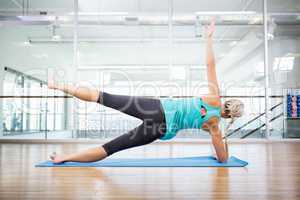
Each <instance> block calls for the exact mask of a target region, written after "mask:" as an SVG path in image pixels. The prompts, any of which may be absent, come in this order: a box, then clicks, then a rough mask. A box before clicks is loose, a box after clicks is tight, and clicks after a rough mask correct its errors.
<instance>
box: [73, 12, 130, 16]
mask: <svg viewBox="0 0 300 200" xmlns="http://www.w3.org/2000/svg"><path fill="white" fill-rule="evenodd" d="M69 15H75V13H74V12H71V13H69ZM78 15H80V16H122V15H128V12H78Z"/></svg>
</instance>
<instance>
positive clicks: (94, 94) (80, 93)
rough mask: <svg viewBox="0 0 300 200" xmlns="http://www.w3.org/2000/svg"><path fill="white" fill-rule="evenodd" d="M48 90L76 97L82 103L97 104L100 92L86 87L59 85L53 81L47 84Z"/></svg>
mask: <svg viewBox="0 0 300 200" xmlns="http://www.w3.org/2000/svg"><path fill="white" fill-rule="evenodd" d="M48 88H49V89H55V90H61V91H63V92H65V93H67V94H70V95H72V96H75V97H77V98H78V99H81V100H83V101H90V102H97V100H98V98H99V95H100V92H99V91H98V90H96V89H93V88H89V87H87V86H82V85H79V86H75V85H72V84H64V83H62V84H59V83H55V82H53V81H49V82H48Z"/></svg>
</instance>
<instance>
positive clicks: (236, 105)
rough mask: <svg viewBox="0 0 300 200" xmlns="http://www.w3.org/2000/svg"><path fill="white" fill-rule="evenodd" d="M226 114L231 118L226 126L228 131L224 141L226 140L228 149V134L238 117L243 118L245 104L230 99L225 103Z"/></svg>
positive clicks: (225, 133)
mask: <svg viewBox="0 0 300 200" xmlns="http://www.w3.org/2000/svg"><path fill="white" fill-rule="evenodd" d="M224 112H225V113H227V114H228V116H230V119H231V120H230V121H229V123H228V124H227V126H226V129H225V131H224V135H225V137H224V139H225V145H226V148H228V147H227V133H228V131H229V128H230V127H231V126H232V124H233V123H234V121H235V119H236V118H238V117H241V116H242V115H243V114H244V103H243V102H242V101H240V100H238V99H229V100H227V101H225V103H224Z"/></svg>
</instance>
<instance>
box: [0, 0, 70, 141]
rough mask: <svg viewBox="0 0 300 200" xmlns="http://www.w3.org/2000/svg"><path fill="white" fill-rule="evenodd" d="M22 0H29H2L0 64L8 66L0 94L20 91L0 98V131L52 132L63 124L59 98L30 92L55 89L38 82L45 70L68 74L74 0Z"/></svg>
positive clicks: (7, 135)
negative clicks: (0, 113)
mask: <svg viewBox="0 0 300 200" xmlns="http://www.w3.org/2000/svg"><path fill="white" fill-rule="evenodd" d="M24 3H25V4H27V3H28V5H27V6H26V8H25V9H20V8H19V7H18V6H17V5H18V1H1V3H0V7H1V16H2V19H1V23H0V35H1V37H0V42H1V47H0V57H1V66H6V67H5V71H4V72H5V74H4V81H3V93H1V95H11V96H23V98H19V97H18V98H7V99H4V100H3V101H2V102H3V127H4V133H3V137H5V138H14V139H15V138H32V139H35V138H40V139H42V138H45V130H46V129H47V130H50V131H52V132H54V131H55V130H60V131H61V130H64V129H65V128H66V127H65V120H67V119H65V117H66V116H67V115H65V106H66V105H65V104H66V102H65V101H64V100H63V99H59V100H58V101H55V100H53V98H43V99H41V98H33V96H40V95H41V96H47V95H50V96H51V95H54V93H53V91H49V90H48V89H46V86H45V85H42V84H45V81H46V80H47V75H48V74H49V71H55V73H54V76H55V77H57V78H58V79H59V78H60V77H61V76H62V77H64V76H69V75H70V73H67V72H68V70H70V69H71V67H70V66H71V65H72V60H73V55H72V50H73V45H72V34H73V20H72V18H73V17H72V15H71V12H72V11H73V7H74V6H73V0H67V1H63V2H60V1H55V2H51V3H49V4H47V3H45V2H44V1H30V3H29V2H25V1H24ZM2 5H3V6H2ZM39 5H42V6H39ZM5 8H7V10H5ZM37 8H38V10H39V12H37V10H36V9H37ZM4 10H5V11H4ZM62 38H65V39H66V40H69V41H71V42H64V41H63V40H62ZM16 53H17V54H16ZM16 55H17V57H16ZM50 66H51V68H50V69H49V67H50ZM1 73H2V72H1ZM73 74H74V73H73ZM1 76H2V74H1ZM70 76H72V75H70ZM64 78H66V77H64ZM1 84H2V83H1ZM1 87H2V85H1ZM55 95H61V93H57V94H55ZM26 96H31V97H30V98H27V97H26ZM48 105H49V107H48ZM1 109H2V108H1ZM48 112H49V113H48ZM0 135H1V134H0Z"/></svg>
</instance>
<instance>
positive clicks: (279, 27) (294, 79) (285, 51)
mask: <svg viewBox="0 0 300 200" xmlns="http://www.w3.org/2000/svg"><path fill="white" fill-rule="evenodd" d="M297 5H299V1H298V0H287V1H279V0H269V1H268V12H269V13H268V14H269V43H270V44H269V61H270V69H269V70H270V83H271V84H270V86H271V92H272V95H283V96H284V100H282V99H278V98H277V99H272V102H271V103H272V104H273V105H274V104H278V103H280V102H283V105H282V106H281V107H279V108H278V109H276V110H275V111H274V112H272V118H276V120H274V121H273V123H272V136H273V137H277V138H278V137H279V138H281V137H282V136H284V137H285V138H299V137H300V134H299V127H300V120H299V117H298V116H300V109H299V108H300V96H299V95H300V93H299V90H298V89H299V85H300V82H299V75H300V70H299V63H300V59H299V52H300V41H299V35H300V28H299V26H300V14H299V13H300V7H299V6H297ZM283 112H284V116H283V115H282V113H283Z"/></svg>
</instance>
